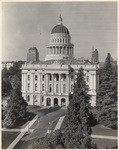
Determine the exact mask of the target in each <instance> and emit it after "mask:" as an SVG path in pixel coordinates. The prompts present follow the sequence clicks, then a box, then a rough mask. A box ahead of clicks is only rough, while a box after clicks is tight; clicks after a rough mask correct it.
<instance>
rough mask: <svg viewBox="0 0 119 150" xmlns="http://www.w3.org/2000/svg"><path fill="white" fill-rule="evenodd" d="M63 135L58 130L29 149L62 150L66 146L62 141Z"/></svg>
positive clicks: (34, 143) (36, 141) (35, 142)
mask: <svg viewBox="0 0 119 150" xmlns="http://www.w3.org/2000/svg"><path fill="white" fill-rule="evenodd" d="M62 135H63V134H62V133H61V131H60V130H56V131H55V132H52V133H50V134H47V135H46V136H45V137H42V138H40V139H36V140H35V141H34V142H33V143H31V145H29V148H32V149H33V148H35V149H36V148H37V149H62V148H64V144H63V141H62Z"/></svg>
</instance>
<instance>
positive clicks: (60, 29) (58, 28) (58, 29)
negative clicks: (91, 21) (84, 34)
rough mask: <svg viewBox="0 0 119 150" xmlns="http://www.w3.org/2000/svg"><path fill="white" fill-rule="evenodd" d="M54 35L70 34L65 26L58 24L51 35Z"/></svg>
mask: <svg viewBox="0 0 119 150" xmlns="http://www.w3.org/2000/svg"><path fill="white" fill-rule="evenodd" d="M53 33H66V34H69V30H68V29H67V28H66V27H65V26H64V25H62V24H58V25H56V26H55V27H54V28H53V29H52V31H51V34H53Z"/></svg>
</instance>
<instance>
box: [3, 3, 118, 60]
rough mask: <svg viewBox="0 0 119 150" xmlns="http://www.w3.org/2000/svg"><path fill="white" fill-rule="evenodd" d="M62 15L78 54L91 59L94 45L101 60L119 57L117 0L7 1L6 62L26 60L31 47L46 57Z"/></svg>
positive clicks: (4, 52) (4, 9)
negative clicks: (84, 0)
mask: <svg viewBox="0 0 119 150" xmlns="http://www.w3.org/2000/svg"><path fill="white" fill-rule="evenodd" d="M60 14H61V16H62V18H63V25H65V26H66V27H67V28H68V30H69V32H70V35H71V41H72V43H73V44H74V57H76V58H80V57H85V58H88V59H90V58H91V54H92V46H94V48H95V49H98V52H99V60H100V61H104V60H105V58H106V56H107V53H111V55H112V57H113V58H114V59H116V58H117V2H3V3H2V61H19V60H26V59H27V52H28V49H29V48H31V47H36V48H37V49H38V51H39V59H40V60H44V58H45V55H46V52H47V48H46V46H47V45H48V43H49V38H50V35H51V30H52V29H53V27H54V26H55V25H57V23H58V19H59V15H60Z"/></svg>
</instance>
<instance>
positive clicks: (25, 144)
mask: <svg viewBox="0 0 119 150" xmlns="http://www.w3.org/2000/svg"><path fill="white" fill-rule="evenodd" d="M50 110H51V112H50V113H46V112H47V111H46V110H45V113H46V114H45V115H44V114H43V116H42V117H41V118H39V119H38V122H37V123H36V126H34V127H35V130H34V132H33V133H31V134H30V135H26V136H24V137H23V138H22V139H21V140H20V141H19V142H18V144H17V145H16V146H15V148H17V149H28V148H29V145H31V143H32V141H34V140H37V139H39V138H40V137H44V136H45V135H46V132H47V130H48V129H52V130H54V128H55V126H56V124H57V121H58V120H59V117H61V116H64V115H65V114H66V112H67V110H66V109H58V110H57V111H56V108H54V109H50ZM52 110H54V112H52ZM53 121H54V123H53V124H52V125H51V127H50V124H49V122H50V123H51V122H53ZM31 128H32V127H31Z"/></svg>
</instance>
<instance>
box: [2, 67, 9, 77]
mask: <svg viewBox="0 0 119 150" xmlns="http://www.w3.org/2000/svg"><path fill="white" fill-rule="evenodd" d="M9 75H10V74H9V71H8V70H7V68H4V69H3V70H2V78H8V77H9Z"/></svg>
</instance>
